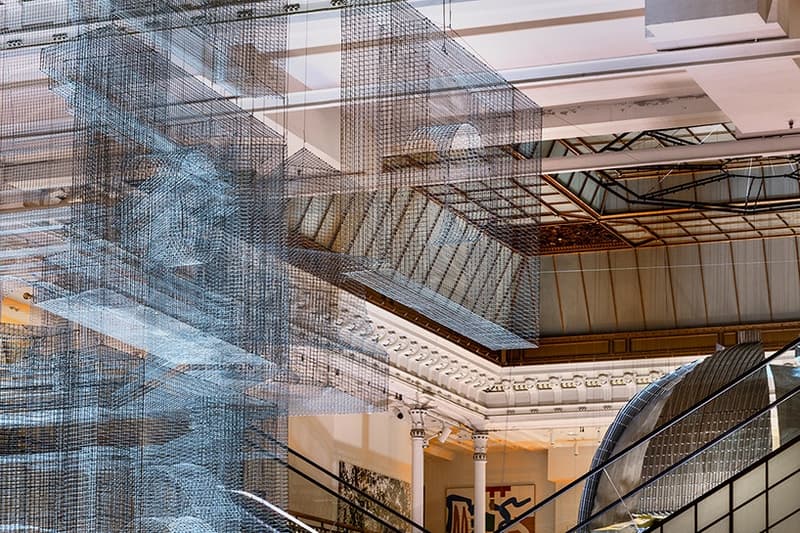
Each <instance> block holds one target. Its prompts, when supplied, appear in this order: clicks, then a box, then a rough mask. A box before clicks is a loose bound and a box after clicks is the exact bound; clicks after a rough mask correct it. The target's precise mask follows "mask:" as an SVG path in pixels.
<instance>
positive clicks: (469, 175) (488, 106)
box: [327, 1, 541, 349]
mask: <svg viewBox="0 0 800 533" xmlns="http://www.w3.org/2000/svg"><path fill="white" fill-rule="evenodd" d="M365 43H369V45H366V44H365ZM342 98H343V105H342V143H341V144H342V171H343V174H344V176H348V177H353V179H354V180H355V181H356V182H357V183H358V190H359V191H361V192H358V193H356V192H354V193H353V194H352V197H351V198H349V199H348V200H347V202H346V204H347V205H348V206H349V210H348V211H347V213H346V214H345V215H344V216H345V224H344V225H345V226H346V227H347V230H346V231H343V232H340V236H338V237H337V238H336V239H335V240H334V241H333V242H329V243H327V245H328V246H330V247H331V248H332V249H334V250H335V251H340V252H346V253H348V254H350V255H351V256H353V257H356V258H359V259H360V260H361V263H362V268H361V270H359V271H354V272H351V273H349V274H348V276H349V277H350V278H351V279H354V280H356V281H358V282H360V283H362V284H363V285H365V286H367V287H370V288H371V289H372V290H375V291H377V292H379V293H381V294H383V295H385V296H388V297H390V298H391V299H393V300H395V301H397V302H399V303H401V304H404V305H406V306H408V307H410V308H412V309H414V310H416V311H418V312H420V313H422V314H424V315H427V316H428V317H430V318H432V319H434V320H435V321H436V322H438V323H440V324H442V325H444V326H446V327H448V328H450V329H452V330H454V331H456V332H457V333H460V334H462V335H465V336H467V337H470V338H472V339H474V340H476V341H478V342H480V343H481V344H483V345H485V346H487V347H489V348H492V349H512V348H524V347H530V346H532V345H534V344H535V343H536V341H537V339H538V332H539V321H538V290H539V261H538V258H537V257H536V250H538V230H537V228H538V226H537V224H538V220H539V208H538V203H537V204H536V207H534V208H532V209H529V210H528V212H525V213H513V214H514V215H516V216H514V217H509V216H508V214H509V213H508V210H509V209H511V210H512V211H513V210H514V207H513V206H511V205H507V202H506V201H505V200H503V199H502V198H501V197H498V196H496V195H493V194H492V193H491V188H490V187H486V185H485V184H486V182H491V183H492V184H497V183H498V182H501V181H503V182H515V183H517V184H519V185H520V186H522V187H526V188H527V189H528V190H529V192H530V194H531V195H532V196H533V197H536V195H537V192H538V190H539V176H538V173H539V172H538V170H539V165H538V161H539V153H538V149H537V147H538V140H539V138H540V131H541V114H540V110H539V108H538V107H537V106H536V105H535V104H533V103H532V102H531V101H530V100H528V99H527V98H526V97H525V96H524V95H522V94H521V93H520V92H519V91H517V90H516V89H514V88H513V87H512V86H511V85H509V84H508V82H506V81H505V80H504V79H503V78H502V77H500V76H499V75H498V74H497V73H496V72H494V71H493V70H491V69H490V68H489V67H487V66H486V65H485V64H483V63H482V62H480V61H479V60H477V59H476V58H475V57H474V56H472V55H471V54H470V53H469V52H467V51H466V50H465V49H464V48H463V47H461V46H460V45H459V44H458V43H456V42H455V41H453V40H452V39H450V38H449V37H447V36H445V35H444V33H443V32H442V30H441V29H439V28H437V27H436V26H434V25H433V24H432V23H431V22H430V21H429V20H428V19H426V18H425V17H423V16H422V15H421V14H420V13H419V12H417V11H416V10H415V9H413V8H411V7H410V6H409V5H407V4H406V3H405V2H391V3H385V4H380V5H371V4H370V3H369V2H366V1H364V2H359V1H356V2H351V6H350V7H348V8H346V9H345V10H344V12H343V14H342ZM524 154H528V156H526V155H524ZM347 185H348V184H347V183H345V182H344V181H343V182H342V187H347ZM345 190H346V189H345ZM363 191H368V192H363ZM452 198H457V199H458V203H459V204H461V206H462V207H463V201H466V202H467V203H469V204H471V205H473V206H477V207H478V208H479V212H480V213H481V215H480V216H473V217H470V218H467V217H465V216H463V211H461V210H459V208H457V207H456V206H455V205H454V204H453V203H452V201H451V199H452ZM348 232H349V234H348ZM514 239H524V240H525V241H526V242H527V243H528V244H529V245H530V247H529V248H527V250H528V251H531V250H532V251H533V253H532V254H531V253H528V254H523V253H520V252H518V251H516V250H515V248H514V247H513V246H512V245H511V244H509V243H513V242H514Z"/></svg>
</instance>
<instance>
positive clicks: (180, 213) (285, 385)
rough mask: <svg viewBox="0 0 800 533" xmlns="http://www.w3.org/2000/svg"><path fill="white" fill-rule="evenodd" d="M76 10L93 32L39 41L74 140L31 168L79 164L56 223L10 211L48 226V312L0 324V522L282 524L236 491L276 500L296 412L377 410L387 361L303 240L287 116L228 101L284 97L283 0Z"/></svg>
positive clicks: (189, 526)
mask: <svg viewBox="0 0 800 533" xmlns="http://www.w3.org/2000/svg"><path fill="white" fill-rule="evenodd" d="M65 16H67V15H66V14H65ZM68 16H69V18H70V20H71V21H72V22H74V23H76V24H79V25H81V27H82V31H81V32H79V34H78V35H77V36H75V37H74V38H69V39H66V40H65V41H64V42H63V43H59V44H56V45H52V46H49V47H47V48H45V49H44V50H43V52H42V55H41V66H42V70H43V71H44V72H45V73H46V74H47V76H48V77H49V79H50V89H51V90H52V93H51V94H50V96H52V94H53V93H54V94H57V95H59V96H60V97H62V98H63V101H64V102H65V103H66V104H67V106H68V107H69V111H70V113H71V115H72V117H73V118H72V119H71V120H70V121H69V122H66V121H63V122H62V124H60V126H63V127H65V128H67V129H68V130H69V134H68V137H69V139H70V141H69V143H68V144H67V143H65V146H63V147H61V149H62V150H63V152H64V153H65V154H67V155H66V156H65V157H63V158H62V159H60V160H59V165H60V166H59V167H58V168H53V166H52V165H51V166H50V167H47V166H45V167H41V166H40V167H37V168H36V169H34V170H30V172H37V173H39V174H40V175H41V173H42V172H45V171H48V170H55V171H57V172H59V173H60V174H59V175H61V176H66V179H65V180H63V181H65V182H66V183H67V185H65V190H64V195H66V196H65V197H62V194H61V192H59V189H55V188H54V190H53V192H48V193H47V195H45V196H44V197H42V198H41V202H42V203H43V204H47V207H52V206H51V205H50V204H59V203H61V202H64V204H65V209H64V210H63V212H61V213H60V217H61V218H60V219H59V221H60V223H61V224H62V225H63V227H62V226H59V227H55V223H54V222H53V221H52V219H51V217H50V216H48V217H45V218H44V221H42V220H40V219H34V218H33V217H31V219H32V220H31V221H30V225H31V226H35V227H34V230H32V231H31V230H29V229H28V222H25V221H23V222H22V223H20V222H15V223H14V224H15V225H13V226H11V227H12V228H13V229H14V231H20V230H22V231H24V232H25V233H28V232H30V233H36V231H35V230H36V229H38V226H36V225H37V224H38V225H41V224H44V223H47V224H50V225H52V226H54V228H53V229H52V230H50V229H48V231H49V232H48V233H42V232H41V231H39V232H38V234H41V236H40V238H41V239H42V242H41V244H40V247H45V246H47V245H48V244H49V242H50V241H49V240H46V239H53V240H54V242H55V244H54V248H53V249H51V250H48V252H47V253H44V254H42V255H43V256H44V257H46V261H41V259H39V261H40V262H41V265H40V266H39V267H37V269H31V268H27V269H26V270H25V272H27V273H28V274H30V273H31V272H38V275H34V276H30V278H31V279H26V280H25V281H26V282H30V284H31V287H32V288H31V290H32V291H33V292H34V293H35V296H36V304H37V307H38V308H39V309H43V310H45V311H47V312H48V313H49V315H47V317H46V318H44V319H43V320H45V321H46V322H47V323H48V324H50V325H49V326H48V327H47V328H46V329H41V330H35V331H34V330H29V329H24V328H17V329H13V328H12V329H10V330H7V331H6V330H4V331H0V340H2V347H3V349H2V354H3V358H2V360H0V370H2V373H1V374H0V376H1V377H2V381H0V399H1V401H2V402H3V403H2V406H3V407H2V409H3V410H2V411H0V431H3V432H4V433H5V434H6V435H7V436H8V438H7V439H4V440H3V441H2V444H0V463H2V468H3V469H10V470H4V472H3V476H2V481H0V483H2V484H3V485H2V487H3V489H4V490H3V492H2V494H3V497H2V498H0V529H3V528H4V527H5V526H6V525H13V526H14V527H25V526H29V527H38V528H44V529H47V530H54V531H102V532H106V531H131V532H134V531H135V532H151V531H152V532H161V531H192V532H201V531H214V532H226V531H264V530H277V531H285V530H289V528H288V526H287V525H286V524H285V523H284V521H282V520H281V519H280V518H279V517H277V516H276V515H274V514H270V513H261V514H253V513H251V512H250V511H249V510H248V507H247V506H245V505H243V504H242V501H241V498H237V496H236V495H235V494H233V493H232V492H231V491H233V490H244V491H248V492H251V493H253V494H256V495H258V496H259V497H261V498H264V499H266V500H267V501H269V502H272V503H273V504H275V505H278V506H280V507H285V506H286V505H287V501H288V498H287V490H288V489H287V478H286V476H287V473H286V470H285V467H284V466H283V463H284V462H285V453H286V452H285V449H284V447H283V446H281V443H284V444H285V443H286V441H287V434H286V433H287V417H288V415H290V414H317V413H350V412H366V411H371V410H375V409H380V408H382V407H383V406H384V405H385V403H386V376H387V367H386V364H385V362H386V354H385V353H383V352H382V351H381V350H379V349H378V348H377V346H376V345H375V344H374V343H373V342H372V341H371V340H370V337H371V334H370V333H371V329H370V328H371V326H370V323H369V321H368V319H367V317H366V313H365V311H364V309H363V303H359V301H358V300H357V299H355V298H354V297H352V296H350V295H348V294H346V293H344V292H342V291H341V290H340V289H338V288H335V287H334V285H332V284H331V282H335V281H337V280H336V278H337V276H341V272H342V270H341V269H339V268H338V267H337V264H338V263H337V262H335V261H330V262H328V263H326V264H323V265H322V266H321V267H320V268H321V272H313V271H309V269H308V268H305V269H304V268H302V267H304V266H307V265H308V264H315V263H317V262H319V257H317V256H314V254H315V253H316V252H315V251H314V250H310V249H308V248H307V247H305V248H300V247H297V246H294V243H292V242H291V241H290V235H289V231H288V228H289V218H288V209H287V208H288V205H289V198H288V192H287V185H288V183H289V176H288V175H287V173H286V168H287V158H286V143H285V138H284V133H283V132H278V131H274V130H273V129H271V128H269V127H268V126H266V125H265V124H264V123H262V122H261V121H259V120H257V119H256V118H255V117H254V116H253V114H252V113H251V112H250V111H248V110H247V109H243V108H242V107H240V106H239V105H238V104H237V102H238V101H239V100H238V98H239V97H247V98H246V99H245V100H246V101H248V102H255V103H253V104H252V105H253V106H254V107H255V106H261V107H268V106H274V105H280V104H281V103H282V102H283V98H284V94H283V93H284V91H285V86H286V69H285V67H286V65H285V63H286V53H287V31H288V29H287V28H288V20H287V17H286V16H285V13H284V3H283V2H278V1H274V0H268V1H262V2H256V3H251V4H250V3H242V2H230V3H229V4H226V3H225V2H194V3H192V2H188V3H183V2H173V1H171V0H156V1H151V0H147V1H144V0H112V1H110V2H81V1H77V0H75V1H72V2H71V3H70V13H69V15H68ZM109 21H113V23H109ZM44 94H46V93H44ZM0 102H2V105H3V109H4V110H5V109H6V106H8V105H10V104H9V103H8V102H7V101H6V100H5V98H3V99H0ZM18 118H19V121H20V122H24V121H25V118H24V117H18ZM4 133H5V131H4ZM10 133H11V134H16V133H17V132H16V131H12V132H10ZM22 133H29V132H22ZM3 148H4V151H6V152H7V151H12V152H16V153H19V154H23V153H24V151H25V150H28V149H30V146H29V145H26V144H25V143H24V142H23V141H16V140H15V141H14V143H13V144H12V145H10V146H9V145H3ZM44 148H45V147H44V145H42V146H38V147H34V149H35V150H43V149H44ZM48 148H50V147H48ZM56 148H59V147H56ZM300 166H301V169H302V170H303V171H304V172H305V171H308V172H311V171H313V165H311V164H310V162H303V161H300ZM18 172H21V171H18ZM0 224H2V222H1V221H0ZM0 227H2V226H0ZM65 230H66V232H65ZM51 233H55V235H51ZM65 233H66V236H67V238H66V240H65V239H64V235H65ZM2 237H3V236H2V235H1V234H0V238H2ZM45 238H46V239H45ZM65 243H66V244H65ZM56 245H57V246H56ZM329 255H330V254H329ZM0 258H1V257H0ZM326 265H327V266H326ZM3 273H4V274H16V272H14V271H10V270H9V271H4V272H3ZM323 274H324V275H323ZM19 283H22V282H19ZM20 286H24V284H23V285H20ZM345 326H346V327H345ZM6 374H8V375H9V376H12V377H13V379H11V380H6ZM255 429H257V430H258V431H261V432H264V433H265V434H268V435H270V437H271V438H270V439H267V440H264V442H263V443H261V444H259V445H252V444H246V442H247V439H246V435H247V434H248V432H250V431H253V430H255ZM271 443H272V444H271ZM6 474H8V475H6ZM6 488H8V489H9V490H5V489H6ZM6 494H9V496H8V497H6ZM265 521H266V522H268V523H266V522H265Z"/></svg>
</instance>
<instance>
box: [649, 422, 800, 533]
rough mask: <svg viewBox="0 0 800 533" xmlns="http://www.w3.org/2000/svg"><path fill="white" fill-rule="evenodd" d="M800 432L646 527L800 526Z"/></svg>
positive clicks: (681, 531)
mask: <svg viewBox="0 0 800 533" xmlns="http://www.w3.org/2000/svg"><path fill="white" fill-rule="evenodd" d="M798 493H800V436H798V437H795V438H794V439H792V440H791V441H790V442H787V443H786V444H784V445H782V446H781V447H780V448H778V449H777V450H775V451H774V452H772V453H770V454H768V455H767V456H765V457H763V458H762V459H761V460H759V461H757V462H756V463H754V464H752V465H751V466H750V467H749V468H746V469H745V470H743V471H741V472H740V473H738V474H737V475H735V476H734V477H733V478H731V479H730V480H728V481H726V482H725V483H722V484H721V485H719V486H718V487H716V488H715V489H714V490H712V491H711V492H709V493H707V494H705V495H703V496H702V497H700V498H698V499H697V500H695V501H693V502H691V503H689V504H688V505H686V506H684V507H683V508H682V509H680V510H679V511H677V512H675V513H673V514H671V515H670V516H669V517H668V518H666V519H665V520H662V521H660V522H659V523H658V524H655V525H653V526H652V527H650V528H648V529H647V530H646V531H647V533H685V532H686V531H695V532H697V533H701V532H703V533H717V532H719V533H721V532H734V533H751V532H753V533H795V532H797V531H800V498H798V497H797V495H798Z"/></svg>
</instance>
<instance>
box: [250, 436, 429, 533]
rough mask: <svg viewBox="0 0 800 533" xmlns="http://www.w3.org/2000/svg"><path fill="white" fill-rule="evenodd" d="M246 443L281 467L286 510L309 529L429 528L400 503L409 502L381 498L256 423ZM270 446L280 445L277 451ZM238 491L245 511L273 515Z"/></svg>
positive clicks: (419, 531)
mask: <svg viewBox="0 0 800 533" xmlns="http://www.w3.org/2000/svg"><path fill="white" fill-rule="evenodd" d="M246 443H247V445H248V447H249V449H250V454H258V453H260V452H263V453H272V459H273V460H275V461H277V462H278V463H280V464H281V465H282V466H283V467H284V468H285V469H286V470H287V473H288V484H289V509H288V514H290V515H291V516H292V517H294V518H296V519H298V520H299V521H301V522H303V523H304V524H305V527H311V528H312V529H311V530H312V531H320V532H327V531H337V532H360V533H412V532H414V533H429V531H428V530H427V529H425V528H424V527H422V526H421V525H419V524H416V523H414V522H413V521H412V520H410V519H409V518H408V517H407V516H405V515H404V514H403V512H402V508H403V507H404V505H403V504H404V503H408V504H410V502H403V501H393V502H387V501H381V500H380V499H378V498H376V497H375V496H374V495H372V494H369V493H368V492H366V491H364V490H362V489H360V488H358V487H357V486H355V485H354V484H353V483H351V482H350V481H348V480H347V479H345V478H344V477H342V476H340V475H337V474H335V473H334V472H331V471H330V470H328V469H327V468H325V467H324V466H322V465H320V464H318V463H316V462H315V461H313V460H312V459H310V458H308V457H307V456H305V455H303V454H301V453H300V452H298V451H296V450H294V449H292V448H291V447H289V446H287V445H285V444H283V443H281V442H279V441H277V440H275V439H274V438H273V437H272V436H271V435H270V434H269V433H267V432H264V431H261V430H260V429H259V428H257V427H250V428H249V430H248V433H247V439H246ZM276 449H280V453H278V454H277V455H276V454H275V453H274V450H276ZM400 492H401V491H397V493H398V494H399V493H400ZM238 495H239V497H238V498H237V501H238V502H242V503H244V505H245V506H246V508H247V509H248V510H249V511H250V512H251V513H260V512H266V513H267V514H268V515H270V516H272V517H274V516H275V511H272V512H270V510H269V509H266V508H265V506H264V505H258V502H257V501H256V498H254V497H252V496H253V495H249V496H250V497H248V495H244V494H241V493H239V494H238ZM247 500H249V501H247ZM295 526H296V528H295V529H292V531H307V529H303V526H297V525H296V524H295Z"/></svg>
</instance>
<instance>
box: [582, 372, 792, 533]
mask: <svg viewBox="0 0 800 533" xmlns="http://www.w3.org/2000/svg"><path fill="white" fill-rule="evenodd" d="M798 392H800V385H798V386H796V387H794V388H793V389H792V390H790V391H789V392H787V393H786V394H784V395H783V396H781V397H780V398H777V399H775V400H774V401H772V402H770V403H768V404H767V405H765V406H763V407H761V408H760V409H759V410H758V411H755V412H754V413H752V414H751V415H750V416H748V417H747V418H745V419H743V420H741V421H740V422H739V423H737V424H736V425H735V426H733V427H731V428H728V429H726V430H725V431H723V432H722V433H720V434H719V435H717V436H716V437H714V438H713V439H711V440H710V441H708V442H706V443H705V444H703V445H702V446H700V447H699V448H697V449H696V450H694V451H693V452H692V453H690V454H689V455H687V456H686V457H683V458H682V459H681V460H679V461H678V462H676V463H673V464H671V465H670V466H668V467H667V468H666V469H664V470H662V471H661V472H659V473H658V474H657V475H655V476H653V477H651V478H650V479H648V480H647V481H645V482H644V483H642V484H640V485H637V486H636V487H635V488H633V489H632V490H630V491H629V492H627V493H626V494H624V495H622V496H621V497H619V498H618V499H617V500H615V501H613V502H611V503H609V504H608V505H606V506H605V507H603V508H602V509H600V510H599V511H597V512H596V513H594V514H592V515H591V516H590V517H589V518H587V519H585V520H584V521H582V522H581V523H579V524H577V525H575V527H573V528H572V529H570V530H569V532H568V533H572V532H574V531H578V530H579V529H580V528H582V527H585V526H588V525H589V523H591V522H592V520H594V519H595V518H597V517H598V516H600V515H602V514H604V513H605V512H606V511H610V510H611V509H613V508H614V507H616V506H617V505H618V504H619V502H620V501H625V500H627V499H628V498H630V497H631V496H633V495H635V494H636V493H637V492H639V491H641V490H642V489H645V488H647V487H649V486H650V485H652V484H653V483H655V482H656V481H658V480H659V479H661V478H663V477H665V476H667V475H669V474H670V473H672V472H673V471H674V470H676V469H678V468H680V467H681V466H683V465H685V464H686V463H688V462H689V461H691V460H692V459H694V458H695V457H697V456H699V455H700V454H702V453H703V452H705V451H706V450H708V449H710V448H713V447H714V446H716V445H717V444H719V443H720V442H721V441H723V440H725V439H726V438H728V437H729V436H730V435H732V434H734V433H736V432H737V431H739V430H740V429H742V428H743V427H745V426H747V425H748V424H750V423H751V422H753V421H754V420H756V419H757V418H759V417H761V415H763V414H764V413H768V412H769V411H770V410H772V409H774V408H775V407H777V406H778V405H780V404H782V403H783V402H785V401H786V400H788V399H790V398H792V397H793V396H794V395H795V394H797V393H798ZM762 459H763V457H762ZM760 460H761V459H759V461H760ZM726 482H727V481H725V482H723V483H726Z"/></svg>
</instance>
